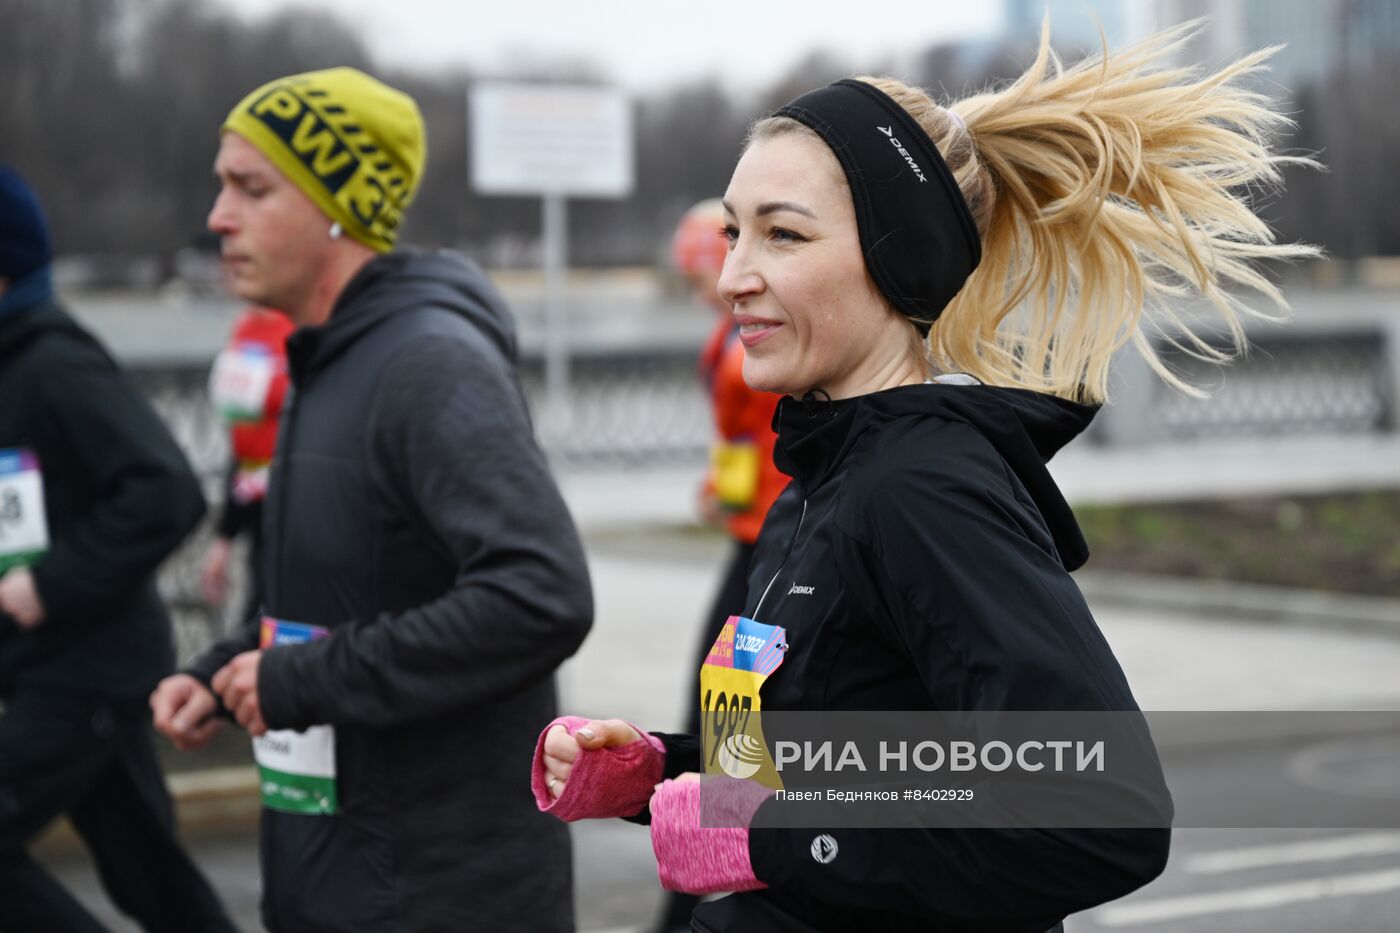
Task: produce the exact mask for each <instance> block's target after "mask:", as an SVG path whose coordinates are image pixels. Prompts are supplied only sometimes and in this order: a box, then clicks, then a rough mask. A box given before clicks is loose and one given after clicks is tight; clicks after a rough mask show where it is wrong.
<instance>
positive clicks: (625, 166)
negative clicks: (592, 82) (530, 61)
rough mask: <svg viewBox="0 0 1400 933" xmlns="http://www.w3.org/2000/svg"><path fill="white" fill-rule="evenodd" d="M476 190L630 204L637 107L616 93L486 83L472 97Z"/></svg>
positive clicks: (476, 86) (563, 86) (484, 192)
mask: <svg viewBox="0 0 1400 933" xmlns="http://www.w3.org/2000/svg"><path fill="white" fill-rule="evenodd" d="M470 134H471V139H470V140H469V142H470V152H471V160H472V186H473V187H475V188H476V190H478V191H480V192H481V193H482V194H499V195H548V194H561V195H566V196H570V197H585V198H588V197H592V198H622V197H626V196H627V195H628V194H631V192H632V162H633V159H632V108H631V104H630V103H629V102H628V100H627V97H626V95H624V94H623V93H622V92H621V91H618V90H615V89H612V88H599V87H580V86H575V85H560V84H507V83H480V84H476V85H474V86H473V87H472V92H471V129H470Z"/></svg>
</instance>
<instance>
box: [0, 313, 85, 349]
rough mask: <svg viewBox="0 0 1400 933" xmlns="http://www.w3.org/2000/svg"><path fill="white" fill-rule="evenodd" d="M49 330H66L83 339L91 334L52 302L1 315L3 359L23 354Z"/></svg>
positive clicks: (0, 337) (0, 345) (0, 330)
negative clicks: (24, 349) (21, 352)
mask: <svg viewBox="0 0 1400 933" xmlns="http://www.w3.org/2000/svg"><path fill="white" fill-rule="evenodd" d="M46 331H66V332H68V333H70V334H73V335H75V336H78V337H82V338H83V339H85V340H86V339H88V336H87V333H86V332H85V331H84V330H83V329H82V328H81V327H79V326H78V325H77V323H76V322H75V321H74V320H73V319H72V318H71V317H69V316H68V315H67V314H66V313H64V311H63V310H62V309H61V308H59V306H58V305H57V304H56V303H55V302H54V301H52V300H47V301H41V302H39V303H38V304H34V305H31V306H29V307H27V308H22V309H19V310H14V311H7V312H6V313H4V314H0V359H4V358H6V357H9V356H10V355H11V354H13V353H17V352H19V351H21V350H22V349H23V348H24V346H25V344H27V343H29V342H30V341H31V340H33V339H34V338H35V337H38V336H39V335H40V334H42V333H44V332H46Z"/></svg>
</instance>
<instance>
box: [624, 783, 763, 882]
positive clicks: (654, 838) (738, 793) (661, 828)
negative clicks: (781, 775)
mask: <svg viewBox="0 0 1400 933" xmlns="http://www.w3.org/2000/svg"><path fill="white" fill-rule="evenodd" d="M700 784H701V782H700V781H666V782H665V783H663V784H662V785H661V788H660V789H659V790H657V791H656V793H655V795H654V796H653V797H652V800H651V849H652V852H654V853H655V854H656V871H657V874H658V875H659V876H660V877H661V886H662V887H663V888H665V889H666V890H668V891H685V892H688V893H690V894H715V893H718V892H720V891H757V890H758V889H760V888H766V887H768V885H766V884H764V883H763V882H762V881H759V880H758V878H757V877H756V876H755V875H754V873H753V864H752V863H751V862H750V861H749V823H750V822H752V821H753V815H754V811H756V810H757V809H758V808H759V806H760V805H761V804H762V803H763V802H764V801H765V800H767V799H768V798H769V797H771V796H773V791H772V790H770V789H769V788H767V787H764V786H763V785H762V784H758V783H756V782H753V781H736V780H734V779H732V778H711V779H707V780H706V786H705V794H706V800H705V808H706V814H705V815H706V817H708V819H707V822H711V823H714V824H715V825H713V826H701V825H700ZM710 795H715V796H710Z"/></svg>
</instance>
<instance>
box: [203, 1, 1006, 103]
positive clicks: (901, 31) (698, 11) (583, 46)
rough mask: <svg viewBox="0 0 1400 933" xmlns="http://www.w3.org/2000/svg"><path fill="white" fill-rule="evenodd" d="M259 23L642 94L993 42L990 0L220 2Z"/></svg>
mask: <svg viewBox="0 0 1400 933" xmlns="http://www.w3.org/2000/svg"><path fill="white" fill-rule="evenodd" d="M223 2H224V5H225V6H226V8H228V9H232V10H235V11H236V12H238V13H239V14H240V15H243V16H248V17H260V16H264V15H266V14H268V13H270V12H273V11H276V10H280V9H283V8H285V7H287V6H292V5H297V6H310V7H319V8H324V9H329V10H333V11H335V12H337V13H338V14H339V15H340V16H341V17H342V18H343V19H344V20H346V21H347V22H348V23H351V24H353V25H355V26H356V27H357V31H358V32H359V34H360V35H361V36H362V37H363V38H364V39H365V41H366V43H367V44H368V46H369V48H370V51H371V54H373V55H374V56H375V59H376V61H379V62H383V63H385V64H391V65H407V66H412V65H422V66H424V67H425V68H435V67H438V66H441V65H444V64H451V63H462V64H468V65H470V66H472V68H473V70H491V69H493V68H498V67H500V66H501V65H502V64H503V63H505V62H509V61H510V60H511V59H513V58H518V57H520V56H521V55H526V56H528V58H530V59H531V60H539V59H541V58H546V59H547V58H551V57H556V56H562V57H565V58H569V59H572V60H575V61H578V60H587V61H591V62H594V63H598V64H601V65H602V67H603V68H604V70H605V71H606V73H607V74H609V75H610V76H611V77H612V78H614V79H615V80H616V81H618V82H619V83H620V84H622V85H624V86H627V87H630V88H633V89H638V90H641V89H645V88H646V87H648V86H650V85H654V84H662V85H670V84H676V83H680V82H684V81H688V80H691V79H694V78H698V77H700V76H702V75H706V74H715V75H720V76H721V78H722V80H723V81H724V83H725V84H726V86H728V87H731V88H734V89H736V90H737V89H742V88H745V87H749V86H752V85H753V84H755V83H763V82H766V81H771V80H772V79H774V78H776V77H778V76H779V75H781V74H782V73H783V72H784V71H785V70H786V69H788V68H789V67H791V66H792V65H793V64H794V63H795V62H796V61H797V60H798V59H800V58H801V57H803V56H804V55H806V54H807V53H808V52H810V51H812V50H814V49H818V48H824V49H829V50H831V51H833V52H836V53H837V54H838V55H840V56H841V57H842V58H843V59H845V60H847V61H849V62H851V64H852V65H853V66H856V70H860V68H859V66H860V65H862V64H863V63H864V61H867V60H870V61H874V60H875V59H877V58H878V59H880V60H882V61H888V60H890V59H891V58H893V59H894V63H895V64H896V65H897V64H898V63H899V61H900V59H901V57H903V56H907V55H909V54H911V53H913V52H915V51H918V50H920V49H923V48H927V47H928V46H930V45H933V44H935V43H938V42H944V41H952V40H958V39H969V38H986V37H990V36H992V35H993V34H994V33H995V31H996V29H997V27H998V26H999V24H1000V6H1001V5H1000V4H999V3H994V2H990V0H893V2H885V0H874V2H864V3H862V2H860V0H854V2H853V0H844V2H830V0H801V2H798V0H749V2H746V3H733V2H713V0H712V2H708V3H707V2H703V0H702V2H697V0H684V2H675V0H645V2H644V0H611V2H609V0H593V2H587V0H486V2H464V0H292V2H289V0H236V3H235V2H233V0H223Z"/></svg>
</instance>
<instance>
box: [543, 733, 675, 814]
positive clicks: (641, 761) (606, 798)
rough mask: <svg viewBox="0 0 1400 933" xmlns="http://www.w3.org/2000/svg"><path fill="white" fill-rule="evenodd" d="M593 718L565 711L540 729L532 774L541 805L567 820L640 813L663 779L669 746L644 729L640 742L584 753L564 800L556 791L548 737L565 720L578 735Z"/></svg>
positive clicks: (577, 764)
mask: <svg viewBox="0 0 1400 933" xmlns="http://www.w3.org/2000/svg"><path fill="white" fill-rule="evenodd" d="M587 722H588V720H587V719H584V718H583V717H582V716H560V717H559V718H558V719H556V720H554V721H553V722H551V723H550V724H549V725H547V726H545V727H544V731H543V732H541V733H540V738H539V741H538V742H536V743H535V766H534V768H533V769H532V771H531V773H530V788H531V790H533V791H534V792H535V805H536V806H538V807H539V808H540V809H541V810H543V811H544V812H545V813H549V814H551V815H553V816H557V817H558V818H559V819H561V820H563V821H564V822H566V823H572V822H573V821H574V820H587V819H602V818H605V817H610V816H632V815H633V814H635V813H640V812H641V811H642V808H643V807H645V806H646V805H647V801H648V800H650V799H651V792H652V789H653V788H654V787H655V786H656V782H657V781H659V780H661V769H662V766H663V765H664V764H665V762H666V746H664V745H662V744H661V740H660V739H658V738H656V737H655V736H652V735H648V734H647V733H645V732H642V730H641V729H637V731H638V732H639V733H641V736H642V737H641V738H640V739H639V740H637V741H636V742H629V743H628V744H626V745H614V746H612V747H610V748H597V749H586V750H584V751H583V752H581V753H580V754H579V756H578V760H577V761H575V762H574V767H573V770H572V771H570V772H569V780H568V781H567V782H565V784H564V792H563V793H562V794H560V795H559V797H558V799H556V798H554V797H551V796H550V793H549V786H548V781H549V773H548V772H547V771H545V767H544V737H545V736H546V735H548V734H549V730H550V729H553V728H554V727H555V726H559V725H562V726H563V727H564V728H565V729H567V730H568V732H569V735H573V734H574V733H575V732H577V731H578V730H579V728H580V727H582V726H583V725H584V724H585V723H587ZM632 728H634V729H636V728H637V727H636V726H633V727H632Z"/></svg>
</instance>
